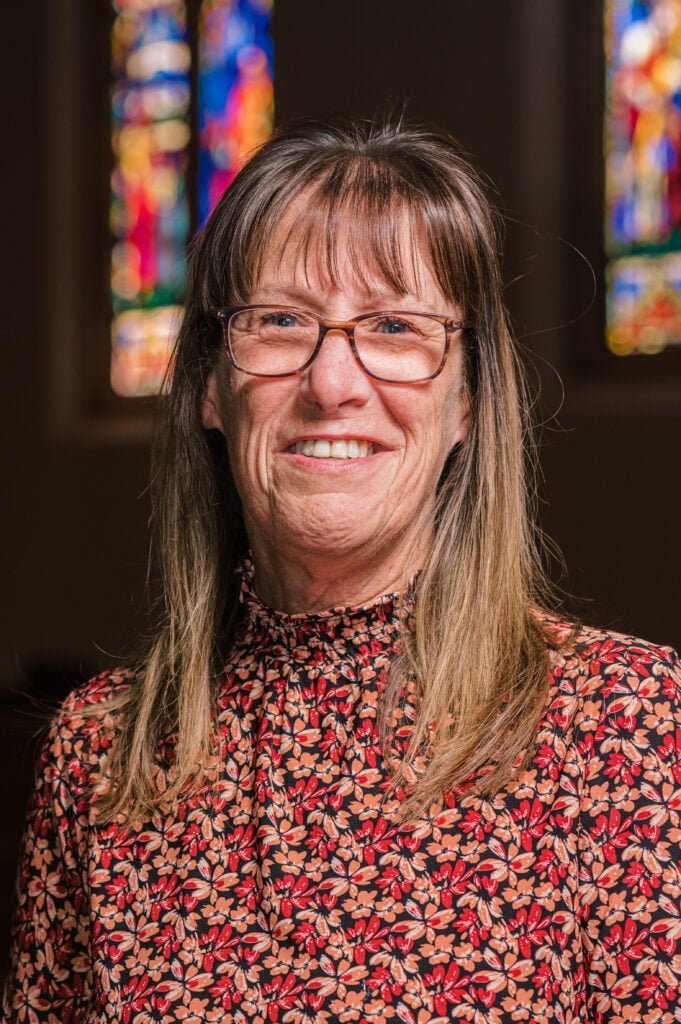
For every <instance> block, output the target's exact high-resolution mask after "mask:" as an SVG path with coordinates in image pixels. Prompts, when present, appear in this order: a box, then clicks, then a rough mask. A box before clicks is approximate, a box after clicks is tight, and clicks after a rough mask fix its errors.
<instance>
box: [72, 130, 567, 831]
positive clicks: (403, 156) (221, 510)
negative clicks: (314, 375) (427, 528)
mask: <svg viewBox="0 0 681 1024" xmlns="http://www.w3.org/2000/svg"><path fill="white" fill-rule="evenodd" d="M301 198H304V200H305V201H304V203H301V204H300V210H299V212H298V215H297V217H296V218H295V219H294V220H293V222H292V225H291V230H290V232H289V235H288V236H287V239H286V244H285V246H284V247H283V248H282V250H281V251H282V252H283V251H284V249H285V248H286V246H287V245H288V243H289V242H291V244H294V245H295V246H296V252H297V253H298V254H303V256H304V258H305V260H307V258H308V255H309V252H310V250H312V249H314V252H315V254H316V255H317V256H318V258H319V260H320V265H321V266H323V267H324V269H325V272H326V273H327V274H328V275H329V279H330V280H331V281H332V282H333V283H334V284H337V281H338V265H337V244H336V243H337V237H338V225H339V223H340V220H341V218H346V223H347V226H348V234H347V245H348V256H349V259H350V261H351V265H352V267H353V269H354V271H355V272H356V273H357V274H358V275H359V276H360V278H361V276H362V274H363V273H365V272H366V270H367V269H371V270H372V271H373V272H374V273H375V274H377V275H378V276H379V277H380V278H382V279H384V280H385V281H386V283H387V284H388V285H389V286H390V287H391V288H392V289H393V290H395V291H396V292H398V293H400V294H403V293H405V292H406V291H407V290H408V281H407V269H406V264H405V261H406V260H407V259H409V258H412V259H413V251H412V252H411V253H409V252H404V251H403V247H402V248H401V247H400V244H399V238H400V237H401V230H402V231H403V230H404V227H405V224H406V225H407V226H408V228H409V229H410V232H411V237H412V238H413V239H415V238H416V237H417V236H418V238H419V239H422V240H423V241H424V244H425V251H426V253H427V254H428V255H429V257H430V261H431V264H432V269H433V272H434V274H435V277H436V280H437V281H438V284H439V286H440V289H441V290H442V292H443V293H444V295H445V296H446V297H447V298H448V299H449V300H451V301H452V302H455V303H457V304H458V306H459V307H460V309H461V311H462V314H463V316H464V317H465V318H466V319H467V320H470V321H471V322H472V324H473V327H472V329H471V330H470V331H469V332H466V333H465V334H464V335H463V336H462V337H463V348H464V366H463V375H464V388H465V390H466V392H467V396H468V399H469V401H470V407H471V418H470V428H469V431H468V435H467V438H466V440H465V441H464V443H463V444H462V445H461V446H460V447H458V448H457V449H456V451H455V452H453V453H452V454H451V455H450V457H449V458H448V460H447V463H446V465H445V467H444V471H443V473H442V476H441V479H440V482H439V485H438V490H437V495H436V499H435V506H434V516H435V525H436V529H435V541H434V545H433V548H432V551H431V552H430V554H429V557H428V559H427V561H426V563H425V565H424V567H423V571H422V573H421V574H420V577H419V585H418V592H417V600H416V605H415V611H414V620H413V623H414V625H413V630H411V631H407V630H406V629H404V635H403V636H402V638H401V645H400V647H401V651H400V653H399V655H398V656H396V658H395V660H394V663H393V664H392V666H391V673H390V681H389V685H388V687H387V689H386V691H385V692H384V695H383V699H382V707H381V715H380V719H381V734H382V736H383V740H384V750H385V751H386V756H388V762H389V764H390V765H391V766H392V768H393V769H394V771H393V782H394V783H395V785H397V784H398V783H404V782H405V781H409V780H415V781H416V786H415V789H413V792H412V791H411V789H409V788H408V789H407V790H403V791H402V792H412V795H411V796H410V797H409V800H408V801H407V802H406V803H405V807H406V808H407V811H408V812H409V813H411V812H416V811H418V810H424V809H426V808H427V807H428V806H430V804H431V802H432V801H433V800H437V799H438V798H439V797H441V796H442V794H443V793H444V792H445V791H446V790H449V789H450V788H452V787H454V786H457V785H460V784H461V783H462V782H463V781H464V780H465V779H466V778H467V776H469V775H471V774H472V773H476V774H477V775H478V776H479V778H478V779H476V780H475V784H476V788H477V791H478V792H480V793H481V794H483V795H484V794H491V793H493V792H494V791H495V790H496V789H497V788H498V787H499V786H500V785H502V784H503V783H504V782H505V781H507V780H509V779H510V776H511V774H512V772H513V771H514V769H516V768H518V767H519V766H520V767H522V766H524V765H526V764H527V763H528V761H529V758H530V755H531V753H532V748H533V739H534V736H535V732H536V728H537V724H538V720H539V717H540V715H541V712H542V709H543V707H544V705H545V698H546V694H547V691H548V682H549V656H550V648H551V646H552V644H554V645H555V644H556V643H557V640H556V636H555V635H554V633H553V630H552V623H553V622H554V621H555V620H554V618H553V617H552V615H551V614H550V613H549V611H548V610H547V609H549V608H550V607H551V606H552V603H553V606H555V597H554V596H553V594H552V591H551V589H550V586H549V584H548V581H547V579H546V575H545V573H544V571H543V568H542V558H541V557H540V544H539V539H540V534H539V531H538V530H537V528H536V526H535V516H534V512H535V510H534V501H535V484H534V474H535V465H536V464H535V454H534V452H535V445H534V443H533V438H532V434H531V430H530V422H529V420H530V416H529V401H528V397H527V391H526V386H525V383H524V374H523V370H522V364H521V362H520V359H519V356H518V353H517V352H516V349H515V346H514V342H513V340H512V338H511V335H510V331H509V326H508V322H507V316H506V312H505V309H504V304H503V300H502V281H501V276H500V267H499V257H498V254H499V231H498V223H497V219H496V214H495V212H494V210H493V207H492V206H491V204H490V202H489V200H488V199H487V198H486V194H485V188H484V187H483V184H482V182H481V180H480V177H479V176H478V175H477V173H476V172H475V171H474V170H473V169H472V167H471V166H470V164H469V163H468V162H467V160H466V159H465V158H464V156H463V155H462V152H461V150H460V148H459V146H458V145H457V143H456V142H455V141H454V140H453V139H452V138H451V137H450V136H449V135H448V134H447V133H446V132H444V131H442V130H440V129H437V128H432V127H425V126H423V125H420V124H416V123H413V122H411V121H409V120H407V119H405V118H404V117H403V116H401V115H390V114H389V115H385V116H383V117H381V118H378V119H374V120H362V119H358V118H357V119H353V118H347V117H335V118H330V119H327V120H323V121H320V120H313V119H304V120H298V121H292V122H289V123H288V124H286V125H283V126H282V127H280V128H279V129H277V130H276V131H275V132H274V134H273V135H272V136H271V138H270V139H269V140H268V141H267V142H266V143H265V144H264V145H263V146H262V147H261V148H260V149H259V150H258V151H257V152H256V153H255V155H254V156H253V157H252V158H251V159H250V160H249V161H248V162H247V163H246V164H245V166H244V167H243V168H242V170H241V171H240V172H239V173H238V174H237V176H236V177H235V178H234V180H233V181H232V183H231V184H230V186H229V187H228V188H227V190H226V191H225V193H224V194H223V196H222V198H221V199H220V201H219V202H218V204H217V206H216V208H215V210H214V211H213V213H212V215H211V217H210V219H209V221H208V223H207V224H206V227H205V228H204V229H203V231H202V232H201V233H200V234H199V235H198V236H197V238H196V239H195V241H194V243H193V245H192V248H191V253H190V260H189V286H188V294H187V299H186V306H185V312H184V318H183V321H182V326H181V329H180V332H179V337H178V341H177V344H176V347H175V351H174V356H173V360H172V364H171V367H170V370H169V377H168V387H167V394H166V395H164V397H163V398H162V403H163V407H164V408H163V419H162V423H161V427H160V429H159V431H158V436H157V440H156V444H155V455H154V464H153V476H152V489H153V526H154V537H155V541H154V547H155V551H154V554H155V559H156V561H157V563H158V566H159V571H160V577H161V597H160V614H159V616H158V622H157V623H156V625H155V627H154V632H153V638H152V639H151V641H150V642H149V645H148V648H147V649H146V651H145V652H144V654H143V656H142V657H141V658H140V660H139V663H138V664H137V665H136V666H135V668H136V677H135V679H134V681H133V682H132V683H131V684H130V685H128V686H126V687H125V688H123V690H122V691H121V692H120V693H119V694H118V695H117V696H115V697H114V699H113V700H109V701H108V702H107V703H106V704H101V703H100V704H97V705H94V706H93V707H92V713H101V712H102V711H104V710H107V709H109V708H112V707H113V708H118V709H120V710H121V712H123V713H122V718H121V722H120V729H119V730H118V731H117V734H116V736H115V738H114V745H113V747H112V753H111V760H110V769H111V777H112V780H113V781H114V785H112V786H111V787H110V789H109V791H108V793H106V794H105V795H104V797H103V798H102V799H101V800H100V802H99V807H98V810H97V813H98V814H99V817H100V820H108V819H111V818H112V817H114V816H115V815H116V814H118V813H121V812H122V811H126V813H127V814H128V815H129V816H130V817H131V818H134V817H136V816H137V815H138V814H142V813H145V812H148V811H149V810H150V809H152V808H153V807H154V806H155V805H156V804H157V803H158V802H159V800H160V799H161V794H159V793H158V792H156V788H155V785H154V782H153V779H154V770H153V769H154V759H155V756H156V752H157V750H158V749H159V747H160V746H161V745H162V744H163V742H164V740H167V738H168V737H169V736H170V735H171V734H174V735H175V737H176V746H175V748H174V761H173V765H172V772H171V775H170V776H169V779H170V781H169V785H168V788H167V789H166V791H165V793H164V794H163V799H164V800H173V799H175V798H176V797H178V796H179V795H180V794H181V793H184V792H185V791H187V790H188V791H189V792H194V790H195V788H196V787H197V786H198V785H199V784H200V783H201V780H202V779H205V777H206V776H205V771H206V769H207V768H208V767H209V766H210V764H211V763H214V759H215V757H216V751H217V741H216V732H217V728H216V710H215V707H216V695H217V688H218V686H219V681H220V675H221V669H222V667H223V665H224V662H225V658H226V655H227V654H228V651H229V647H230V643H231V641H232V638H233V635H234V627H235V622H236V616H237V610H238V588H239V581H238V577H237V576H236V575H235V572H234V569H235V567H236V565H237V563H238V561H239V560H240V559H241V557H242V556H243V555H244V554H245V553H246V551H247V548H248V541H247V537H246V532H245V529H244V519H243V513H242V508H241V503H240V499H239V497H238V495H237V492H236V488H235V485H234V482H233V479H232V476H231V473H230V469H229V457H228V452H227V448H226V444H225V440H224V437H223V436H222V434H220V433H219V432H218V431H213V430H206V429H205V428H204V427H203V425H202V417H201V409H202V399H203V397H204V393H205V389H206V383H207V380H208V376H209V374H210V372H211V370H212V369H213V368H214V367H215V365H216V361H217V359H218V357H219V355H220V353H221V345H222V335H221V330H220V325H219V323H218V322H217V321H216V319H215V318H214V316H213V315H211V310H213V309H214V308H216V307H220V306H227V305H231V304H235V303H239V302H247V301H248V300H249V298H250V296H251V294H252V292H253V290H254V288H255V286H256V284H257V281H258V274H259V268H260V266H261V264H262V260H263V257H264V255H265V254H266V253H268V252H269V249H270V240H271V239H272V238H273V236H274V232H275V231H276V230H277V228H278V226H280V225H281V223H282V222H283V219H284V216H285V214H286V212H287V210H290V208H291V207H292V204H294V203H295V202H296V201H298V200H300V199H301ZM412 269H413V267H412ZM404 621H406V620H404ZM407 678H410V679H411V681H412V685H413V687H414V688H415V690H414V692H415V695H416V714H415V719H414V721H413V732H412V733H411V741H410V743H409V744H408V749H406V750H404V751H403V752H402V754H401V756H400V757H399V758H397V760H396V759H395V750H396V748H395V747H394V746H393V747H392V748H391V744H390V742H389V741H388V735H389V734H390V729H389V726H388V723H389V722H390V721H394V716H395V715H396V714H399V713H400V707H399V705H400V702H401V701H402V700H403V699H404V693H405V688H404V681H405V679H407ZM426 767H427V770H424V768H426Z"/></svg>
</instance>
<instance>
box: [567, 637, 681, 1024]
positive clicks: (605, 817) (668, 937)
mask: <svg viewBox="0 0 681 1024" xmlns="http://www.w3.org/2000/svg"><path fill="white" fill-rule="evenodd" d="M610 654H611V656H612V660H610V658H609V655H608V652H605V655H604V660H602V661H601V665H600V673H601V675H602V677H603V683H602V689H601V697H602V705H601V706H600V708H598V705H595V706H594V708H593V717H592V722H593V724H594V725H595V728H594V730H593V731H592V732H591V734H590V736H589V737H588V738H587V740H586V741H585V749H584V751H583V752H584V754H585V757H586V762H587V767H586V779H585V785H584V791H583V794H582V803H581V806H582V810H581V820H580V831H579V846H580V850H579V854H580V909H579V915H580V924H581V934H582V947H583V952H584V966H585V982H586V1011H587V1020H588V1021H590V1022H593V1024H622V1022H624V1021H627V1022H632V1021H636V1022H641V1024H653V1022H654V1024H672V1022H674V1021H677V1022H678V1021H681V884H680V882H681V831H680V824H679V811H680V808H681V667H680V663H679V656H678V654H677V653H676V652H675V651H673V650H672V649H671V648H654V647H652V646H651V645H646V644H640V645H638V646H637V647H636V648H633V649H630V650H629V651H628V652H627V655H626V657H622V654H621V652H620V653H619V654H617V653H616V652H610Z"/></svg>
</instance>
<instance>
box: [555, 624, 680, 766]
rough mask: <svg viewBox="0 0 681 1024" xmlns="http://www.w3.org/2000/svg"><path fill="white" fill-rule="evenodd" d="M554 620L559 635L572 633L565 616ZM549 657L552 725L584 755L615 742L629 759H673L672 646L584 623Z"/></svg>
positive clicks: (676, 732)
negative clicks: (560, 619)
mask: <svg viewBox="0 0 681 1024" xmlns="http://www.w3.org/2000/svg"><path fill="white" fill-rule="evenodd" d="M553 624H554V626H555V632H556V634H557V635H559V636H561V635H562V639H566V638H567V637H569V636H570V630H569V628H568V627H567V624H566V623H561V622H560V621H558V620H554V622H553ZM561 631H562V634H561ZM550 658H551V687H550V697H549V705H548V711H547V723H548V724H549V725H550V727H551V728H552V730H554V731H555V732H557V733H562V734H563V735H564V736H566V738H567V736H568V735H569V737H570V738H571V739H573V740H574V741H575V742H576V743H578V744H579V746H580V748H581V752H582V753H583V754H584V755H586V756H587V757H588V756H589V755H590V754H592V755H593V754H597V753H598V752H599V751H600V752H601V753H603V752H604V751H605V752H608V751H610V752H612V751H613V750H615V748H617V749H618V750H619V755H621V756H623V757H626V759H627V760H630V761H632V760H643V759H649V758H653V759H656V758H657V757H662V758H663V759H665V760H667V761H670V760H673V762H674V765H675V766H677V762H678V758H679V756H680V755H679V753H678V747H679V746H680V745H681V660H680V659H679V655H678V653H677V652H676V650H675V649H674V648H673V647H670V646H667V645H662V644H656V643H653V642H651V641H648V640H644V639H642V638H641V637H636V636H632V635H630V634H627V633H620V632H616V631H614V630H609V629H600V628H597V627H595V626H584V625H582V626H579V627H578V628H576V629H575V630H573V633H572V636H571V639H570V640H569V641H568V642H567V643H566V644H565V646H564V647H561V646H560V645H559V644H557V645H556V646H555V647H552V649H551V651H550ZM675 770H676V771H678V770H679V769H678V767H676V768H675ZM679 780H680V781H681V774H680V775H679Z"/></svg>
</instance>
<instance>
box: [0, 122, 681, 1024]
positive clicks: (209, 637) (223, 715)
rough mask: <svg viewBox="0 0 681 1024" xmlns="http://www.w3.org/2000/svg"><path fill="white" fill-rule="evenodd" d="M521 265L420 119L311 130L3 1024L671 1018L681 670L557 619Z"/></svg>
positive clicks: (69, 793) (227, 357)
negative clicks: (542, 532)
mask: <svg viewBox="0 0 681 1024" xmlns="http://www.w3.org/2000/svg"><path fill="white" fill-rule="evenodd" d="M497 247H498V246H497V239H496V234H495V226H494V219H493V215H492V212H491V210H490V206H489V204H488V202H487V200H486V199H485V196H484V193H483V189H482V188H481V185H480V183H479V181H478V179H477V177H476V175H475V173H474V172H473V171H472V169H471V168H470V167H469V166H468V165H467V163H466V162H465V161H464V160H463V159H462V157H461V155H460V153H459V151H458V149H457V148H456V145H455V144H454V143H453V141H452V140H451V139H450V138H449V137H448V136H447V135H446V134H444V133H442V132H439V131H436V130H430V129H426V128H422V127H419V126H415V125H412V124H408V123H406V122H404V121H400V120H391V119H387V120H386V121H385V122H384V123H380V124H376V123H370V122H363V121H344V120H340V119H338V120H332V121H329V122H326V123H316V122H303V123H293V124H291V125H289V126H288V127H285V128H283V129H280V130H279V131H278V132H277V133H275V136H274V137H273V138H272V139H271V140H270V141H269V142H268V143H267V144H266V145H265V146H263V147H262V149H261V150H260V151H259V152H258V153H257V154H256V155H255V156H254V157H253V158H252V159H251V160H250V162H249V163H248V164H247V165H246V166H245V167H244V168H243V170H242V171H241V173H240V174H239V175H238V176H237V177H236V179H235V180H234V182H233V183H232V184H231V186H230V187H229V188H228V190H227V191H226V193H225V194H224V196H223V198H222V200H221V201H220V203H219V204H218V206H217V208H216V210H215V212H214V213H213V215H212V217H211V219H210V221H209V223H208V225H207V227H206V229H205V230H204V231H203V233H202V234H201V236H200V237H199V239H198V241H197V243H196V245H195V246H194V249H193V252H192V255H191V274H190V288H189V295H188V299H187V305H186V311H185V316H184V321H183V325H182V329H181V332H180V338H179V342H178V346H177V351H176V356H175V364H174V372H173V375H172V384H171V386H170V392H169V395H168V398H167V415H166V421H165V425H164V428H163V430H162V432H161V435H160V442H159V448H158V456H157V464H156V467H155V471H154V485H155V488H156V505H155V522H156V525H157V529H158V538H159V540H158V544H159V548H158V554H159V561H160V564H161V568H162V573H163V615H162V618H161V621H160V623H159V626H158V629H157V632H156V633H155V636H154V639H153V642H152V643H151V645H150V648H149V650H148V651H147V652H146V654H145V656H144V658H143V659H141V661H140V664H139V665H137V666H135V667H134V668H133V669H121V670H117V671H114V672H105V673H103V674H101V675H100V676H98V677H96V678H95V679H93V680H91V681H90V682H89V683H87V684H85V685H84V686H81V687H79V688H78V689H76V690H74V691H73V692H72V693H71V695H70V696H69V697H68V698H67V700H66V701H65V702H64V704H63V706H62V707H61V709H60V711H59V712H58V714H57V715H56V716H55V717H54V719H53V721H52V723H51V727H50V730H49V733H48V735H47V737H46V739H45V741H44V744H43V746H42V749H41V753H40V757H39V760H38V765H37V776H36V785H35V790H34V793H33V797H32V803H31V807H30V810H29V817H28V821H27V826H26V833H25V837H24V845H23V851H22V856H21V863H20V870H19V879H18V906H17V912H16V917H15V923H14V930H13V946H12V966H11V972H10V975H9V978H8V981H7V984H6V987H5V994H4V1014H5V1019H6V1020H8V1021H12V1022H14V1021H17V1022H18V1021H34V1022H43V1021H45V1022H47V1021H49V1022H57V1021H60V1022H61V1021H69V1022H82V1021H87V1022H95V1021H102V1022H103V1021H122V1022H124V1024H142V1022H145V1024H146V1022H149V1021H189V1022H194V1021H196V1022H198V1021H202V1022H203V1021H235V1022H243V1024H246V1022H265V1021H270V1022H278V1021H281V1022H282V1024H284V1022H285V1024H289V1022H296V1024H298V1022H301V1024H302V1022H312V1021H319V1022H329V1024H331V1022H336V1021H348V1022H370V1021H386V1022H392V1021H395V1022H397V1021H403V1022H412V1024H422V1022H423V1024H425V1022H435V1021H448V1020H452V1021H453V1020H468V1021H475V1022H476V1024H487V1022H490V1024H492V1022H493V1024H498V1022H505V1021H509V1022H510V1021H528V1022H529V1021H532V1022H540V1021H541V1022H544V1021H562V1022H568V1021H577V1020H579V1021H593V1022H599V1024H602V1022H608V1024H619V1022H622V1021H646V1022H652V1021H655V1022H658V1024H659V1022H671V1021H673V1020H678V1012H679V1011H678V1007H679V979H680V977H681V935H680V933H679V929H678V921H679V911H680V903H679V899H680V894H679V852H680V849H681V846H680V832H679V786H680V785H681V761H680V759H679V738H680V737H681V704H680V703H679V683H680V682H681V674H680V672H679V667H678V657H677V655H676V653H675V652H674V651H673V650H671V649H670V648H668V647H656V646H653V645H652V644H649V643H646V642H645V641H642V640H637V639H634V638H632V637H629V636H624V635H620V634H617V633H612V632H605V631H602V630H598V629H594V628H588V627H584V626H580V625H578V624H577V623H575V622H574V621H568V620H566V619H565V617H561V616H560V615H558V614H556V612H555V600H554V599H553V598H552V597H551V593H550V590H549V589H548V587H547V585H546V583H545V581H544V579H543V577H542V573H541V568H540V560H539V558H538V556H537V550H536V543H535V541H536V538H535V533H534V530H533V526H532V520H531V516H530V514H529V511H528V509H529V508H530V507H531V503H530V504H529V505H528V501H527V495H528V491H529V488H528V483H527V478H526V477H527V472H526V466H525V453H526V450H527V448H528V433H527V430H528V427H527V406H526V402H525V399H524V393H523V387H522V375H521V370H520V366H519V362H518V358H517V355H516V352H515V349H514V347H513V343H512V340H511V338H510V336H509V331H508V328H507V324H506V319H505V313H504V308H503V304H502V292H501V281H500V275H499V267H498V260H497Z"/></svg>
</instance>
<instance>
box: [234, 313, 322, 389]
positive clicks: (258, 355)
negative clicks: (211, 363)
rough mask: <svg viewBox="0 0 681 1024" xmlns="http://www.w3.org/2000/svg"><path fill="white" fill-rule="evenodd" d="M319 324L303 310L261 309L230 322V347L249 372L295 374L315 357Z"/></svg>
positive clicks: (240, 315)
mask: <svg viewBox="0 0 681 1024" xmlns="http://www.w3.org/2000/svg"><path fill="white" fill-rule="evenodd" d="M318 337H319V324H318V322H317V321H316V320H315V319H314V317H312V316H308V315H306V314H305V313H301V312H300V311H299V310H291V309H286V308H285V307H283V306H282V308H281V309H273V308H270V307H264V306H258V307H255V308H254V309H244V310H241V311H240V312H239V313H236V314H235V315H234V316H233V317H232V319H231V320H230V322H229V345H230V348H231V350H232V355H233V356H234V359H235V361H236V363H237V365H238V366H240V367H241V369H242V370H247V371H248V372H249V373H258V374H263V375H264V376H267V375H271V376H275V375H276V374H279V373H294V372H295V371H296V370H299V369H300V367H301V366H303V365H304V364H305V363H306V362H307V360H308V359H309V358H310V356H311V354H312V350H313V349H314V347H315V344H316V342H317V338H318Z"/></svg>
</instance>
